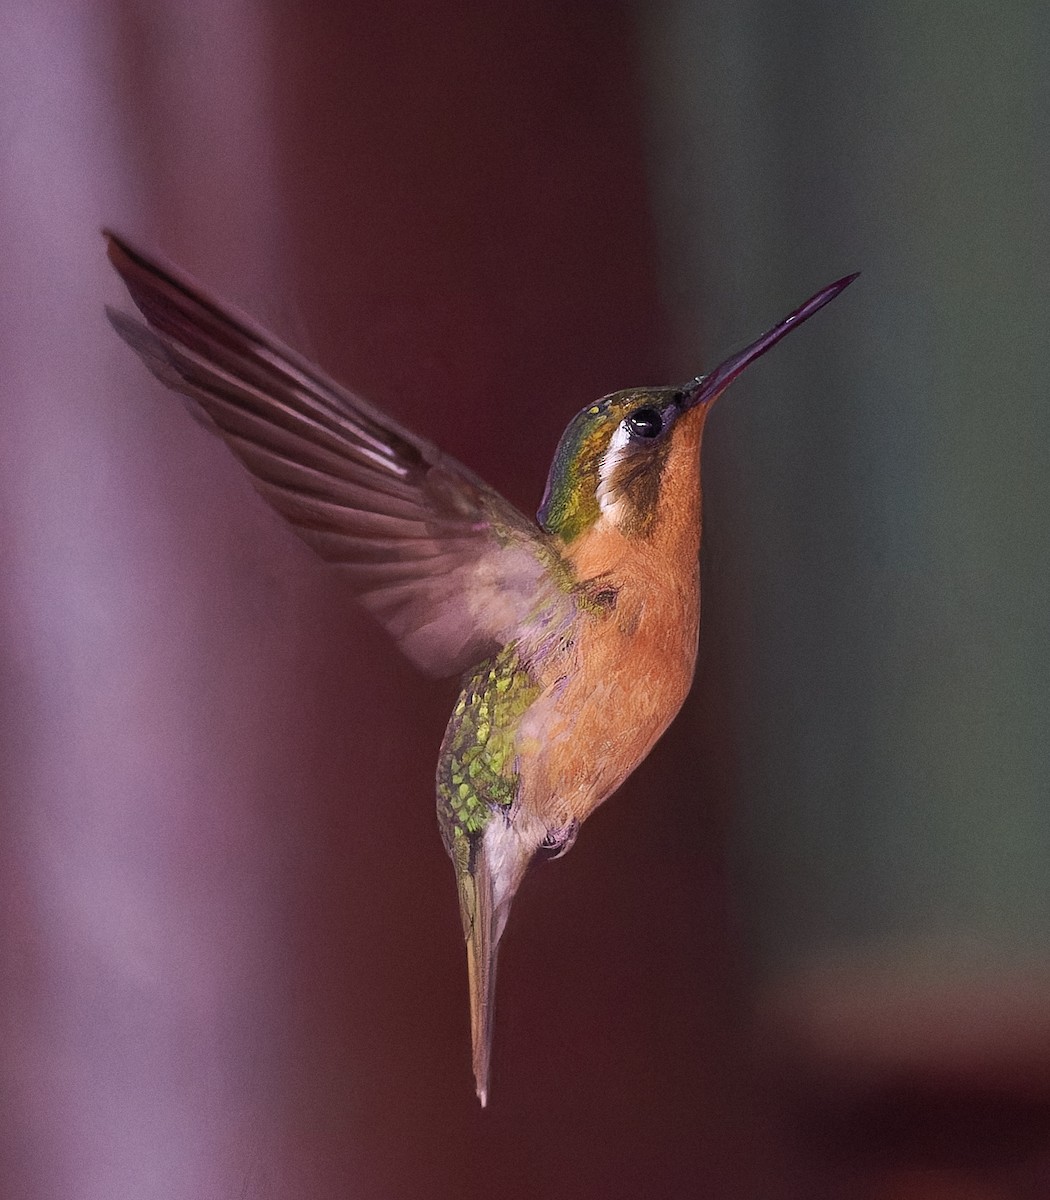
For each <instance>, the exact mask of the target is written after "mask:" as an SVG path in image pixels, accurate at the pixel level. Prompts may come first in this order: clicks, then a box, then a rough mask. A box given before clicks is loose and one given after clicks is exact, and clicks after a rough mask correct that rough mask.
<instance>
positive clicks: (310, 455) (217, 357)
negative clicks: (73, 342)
mask: <svg viewBox="0 0 1050 1200" xmlns="http://www.w3.org/2000/svg"><path fill="white" fill-rule="evenodd" d="M105 236H106V239H107V243H108V253H109V258H110V261H111V262H112V263H113V266H114V267H115V268H116V270H117V271H118V273H119V274H120V276H121V278H122V279H123V280H124V282H125V284H126V285H127V288H128V291H129V292H130V294H131V297H132V299H133V300H134V301H135V304H136V305H137V307H138V309H139V311H140V312H141V313H142V316H143V317H144V318H145V324H143V323H141V322H139V321H136V320H134V319H133V318H130V317H128V316H126V315H124V314H123V313H120V312H117V311H114V310H112V309H109V310H107V311H108V314H109V319H110V321H111V322H112V324H113V326H114V328H115V329H116V330H117V332H118V333H119V334H120V335H121V337H123V338H124V340H125V341H126V342H127V343H128V344H129V345H130V346H131V347H132V348H133V349H134V350H135V351H136V352H137V353H138V354H139V356H140V357H141V358H142V360H143V362H145V364H146V365H147V366H148V367H149V369H150V370H151V371H152V372H153V374H154V375H156V376H157V378H158V379H160V380H161V382H162V383H164V384H166V385H167V386H168V387H170V388H173V389H174V390H176V391H178V392H181V393H182V394H183V395H185V396H188V397H189V398H190V399H191V400H192V401H193V402H194V404H195V406H196V407H197V408H198V411H199V415H201V416H202V417H203V418H204V419H205V423H206V424H208V425H209V426H210V427H211V428H213V429H214V430H215V431H216V432H218V433H219V434H220V435H221V436H222V438H223V439H224V440H225V441H226V443H227V445H228V446H229V447H230V449H231V450H232V451H233V452H234V454H236V455H237V457H238V458H239V459H240V460H241V462H242V463H243V464H244V466H245V467H247V469H248V471H249V472H250V473H251V476H252V481H253V483H254V485H255V487H256V488H257V489H258V490H259V492H261V493H262V495H263V496H264V497H265V498H266V500H268V501H269V503H270V504H271V505H272V506H273V507H274V508H275V509H276V510H277V511H278V512H279V513H281V514H282V516H284V517H285V518H287V520H288V521H289V522H290V523H291V524H292V526H293V527H294V529H295V531H296V532H297V533H298V534H299V536H300V537H301V538H302V539H303V540H304V541H305V542H306V543H307V544H308V545H309V546H311V547H312V548H313V549H314V550H315V551H316V552H317V553H318V554H320V555H321V557H322V558H324V559H326V560H327V561H328V562H331V563H335V564H337V565H338V566H339V567H340V569H341V570H342V571H343V572H344V573H345V574H346V575H347V577H348V578H349V581H350V584H351V586H352V587H353V589H354V591H355V592H356V593H357V595H358V597H359V599H360V601H361V603H362V604H363V605H364V606H365V607H366V608H367V609H368V610H369V611H370V612H372V613H373V614H374V615H375V616H376V617H377V618H378V619H379V621H380V622H382V624H383V625H385V626H386V628H387V629H388V630H389V631H390V632H391V633H392V634H393V636H394V637H395V638H396V639H397V641H398V643H399V645H400V647H401V649H402V650H403V651H404V653H405V654H406V655H407V656H408V657H409V658H410V659H411V660H412V661H413V662H414V663H416V665H417V666H419V667H420V668H421V669H423V670H424V671H426V672H428V673H429V674H434V675H453V674H456V673H458V672H460V671H462V670H464V669H465V668H467V667H469V666H471V665H473V664H475V663H477V662H479V661H481V660H482V659H484V658H486V657H487V656H488V655H489V654H491V653H492V652H493V651H494V650H496V649H498V648H499V647H500V646H502V645H505V644H506V643H507V642H510V641H513V640H515V639H517V638H518V637H520V636H521V633H522V630H523V628H524V627H525V625H526V624H527V623H529V622H530V620H531V621H534V620H535V618H536V616H537V614H540V613H544V612H547V613H548V619H547V621H545V622H544V623H545V624H549V623H550V614H551V613H552V612H557V611H561V610H565V611H564V616H565V617H566V618H568V617H569V615H570V614H569V612H568V611H567V610H568V607H569V606H570V605H571V600H570V599H569V595H568V592H567V591H566V589H564V588H563V587H560V586H559V585H558V582H557V580H558V578H559V573H558V571H557V570H555V571H552V570H551V567H552V566H555V567H556V566H557V564H558V562H559V556H558V554H557V551H556V550H555V549H554V548H553V546H552V544H551V542H550V540H549V537H548V535H547V534H546V533H545V532H544V531H543V530H542V529H541V528H540V527H539V526H538V525H537V524H536V523H535V522H534V521H532V520H530V519H529V518H528V517H526V516H525V515H524V514H523V513H522V512H520V511H519V510H518V509H516V508H515V507H514V506H513V505H512V504H510V503H509V502H508V501H506V500H505V499H504V498H503V497H502V496H500V495H499V493H498V492H496V491H495V490H494V489H492V488H491V487H489V486H488V485H487V484H486V483H484V482H483V481H482V480H481V479H479V478H478V477H477V476H476V475H475V474H473V472H471V471H470V470H468V469H467V468H466V467H465V466H463V465H462V464H461V463H459V462H457V461H456V460H455V459H454V458H452V457H451V456H449V455H447V454H445V453H444V452H443V451H442V450H440V449H439V448H438V447H437V446H435V445H434V444H433V443H431V442H429V441H427V440H426V439H424V438H421V437H418V436H417V435H416V434H414V433H412V432H410V431H409V430H407V429H405V428H404V427H403V426H401V425H399V424H398V423H397V422H395V421H393V420H391V419H390V417H388V416H386V415H385V414H384V413H382V412H380V411H379V410H378V409H376V408H374V407H373V406H372V405H370V404H367V403H366V402H365V401H363V400H361V399H359V398H358V397H357V396H355V395H353V393H351V392H349V391H348V390H347V389H346V388H344V387H342V386H341V385H339V384H338V383H335V382H334V381H333V380H331V379H329V378H328V377H327V376H326V375H324V374H323V373H322V372H321V371H319V370H318V368H317V367H315V366H313V365H312V364H311V363H309V362H308V361H307V360H306V359H304V358H302V357H301V356H300V355H298V354H296V353H295V352H294V351H293V350H290V349H289V348H288V347H286V346H283V345H282V344H281V343H280V342H279V341H278V340H277V339H276V338H274V337H273V336H272V335H270V334H269V333H267V332H265V331H264V330H262V329H261V328H259V327H258V326H257V325H255V324H254V322H252V321H250V320H249V319H248V318H247V317H244V316H242V315H240V314H235V313H234V312H233V311H231V310H230V309H228V308H226V307H225V306H223V305H220V304H219V303H218V302H216V301H214V300H212V299H210V298H209V297H208V296H207V295H206V294H205V293H204V292H203V291H202V290H201V289H200V288H198V287H197V286H196V285H194V284H191V283H190V282H189V281H187V280H186V279H185V278H183V277H181V276H180V275H179V273H177V272H176V271H174V270H171V269H170V268H162V267H160V266H159V265H157V264H156V263H155V262H153V261H151V260H150V259H148V258H146V257H145V256H143V255H141V254H139V253H138V252H137V251H135V250H134V249H132V248H131V247H130V246H129V245H128V244H127V243H126V242H124V241H123V240H122V239H120V238H118V237H117V236H116V235H114V234H112V233H106V235H105ZM560 574H561V575H562V576H564V574H565V568H564V566H563V567H562V568H561V572H560Z"/></svg>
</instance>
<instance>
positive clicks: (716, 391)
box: [681, 271, 860, 408]
mask: <svg viewBox="0 0 1050 1200" xmlns="http://www.w3.org/2000/svg"><path fill="white" fill-rule="evenodd" d="M859 274H860V272H859V271H855V272H854V273H853V274H852V275H847V276H845V278H843V279H838V280H836V281H835V282H834V283H829V284H828V286H827V287H826V288H821V290H820V291H819V292H817V294H816V295H815V296H810V298H809V299H808V300H807V301H806V302H805V304H800V305H799V306H798V308H796V309H795V311H794V312H793V313H791V314H790V316H787V317H785V318H784V319H783V321H781V322H779V324H777V325H774V326H773V328H772V329H770V330H769V331H768V333H764V334H762V336H761V337H760V338H759V339H758V340H757V341H754V342H752V343H751V345H750V346H748V347H747V348H746V349H744V350H741V351H739V352H738V353H737V354H734V355H733V356H732V357H731V358H727V359H726V360H725V362H724V363H722V364H721V366H718V367H715V369H714V370H713V371H711V372H710V373H709V374H707V375H698V376H697V377H696V378H695V379H694V380H692V381H691V382H690V383H689V384H687V385H686V387H685V388H684V389H683V390H684V392H685V397H684V399H683V401H682V404H681V407H682V408H692V407H693V406H694V405H696V404H704V403H705V402H708V401H711V400H714V399H716V398H717V397H718V396H720V395H721V394H722V393H723V392H724V391H725V390H726V388H727V387H728V386H729V385H730V384H731V383H732V382H733V380H734V379H736V377H737V376H738V375H739V374H740V372H741V371H743V370H744V368H745V367H748V366H750V364H751V363H753V362H754V361H755V359H756V358H760V357H761V356H762V355H763V354H765V352H766V351H767V350H770V349H772V347H773V346H775V345H776V344H777V342H779V341H780V339H781V338H782V337H783V336H784V335H785V334H786V333H790V332H791V331H792V329H795V328H796V327H797V326H799V325H801V324H802V322H803V321H808V320H809V318H810V317H811V316H813V314H814V313H815V312H818V311H819V310H820V309H822V308H823V307H824V305H825V304H827V303H829V302H830V301H831V300H834V299H835V297H836V296H837V295H838V294H839V292H841V291H844V290H845V289H846V288H848V287H849V285H850V284H851V283H852V282H853V281H854V279H856V278H857V276H858V275H859Z"/></svg>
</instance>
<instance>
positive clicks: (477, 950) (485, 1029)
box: [453, 816, 541, 1108]
mask: <svg viewBox="0 0 1050 1200" xmlns="http://www.w3.org/2000/svg"><path fill="white" fill-rule="evenodd" d="M540 840H541V835H540V834H538V833H536V831H535V830H533V831H531V834H526V833H524V832H523V830H522V829H521V828H520V826H519V823H516V822H510V821H506V820H505V819H504V818H503V817H502V816H494V817H493V818H492V819H491V820H490V821H489V823H488V825H487V826H486V827H485V831H484V833H483V834H482V835H481V837H475V838H473V839H471V840H470V841H469V842H468V841H467V839H466V837H464V841H463V842H461V843H460V849H461V850H462V851H464V853H462V855H460V854H457V853H455V851H454V852H453V862H454V863H455V864H456V882H457V884H458V886H459V911H460V916H461V917H462V918H463V935H464V937H465V938H466V942H467V981H468V984H469V987H470V1037H471V1041H472V1043H473V1047H474V1081H475V1083H476V1085H477V1092H478V1099H479V1100H480V1101H481V1107H482V1108H484V1107H485V1105H486V1103H487V1102H488V1095H489V1064H490V1060H491V1057H492V1022H493V1016H494V1010H495V997H496V955H497V953H498V951H499V941H500V938H501V937H502V936H503V930H504V928H505V927H506V924H507V916H508V914H509V913H510V904H511V901H512V900H513V899H514V893H515V892H516V891H517V890H518V885H519V884H520V883H521V880H522V877H523V876H524V874H525V870H526V868H527V867H528V865H529V862H530V860H531V859H532V856H533V854H534V853H535V851H536V847H537V845H538V844H539V842H540Z"/></svg>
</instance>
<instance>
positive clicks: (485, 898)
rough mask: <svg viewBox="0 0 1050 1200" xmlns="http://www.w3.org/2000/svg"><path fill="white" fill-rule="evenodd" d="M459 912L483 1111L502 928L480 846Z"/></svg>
mask: <svg viewBox="0 0 1050 1200" xmlns="http://www.w3.org/2000/svg"><path fill="white" fill-rule="evenodd" d="M458 882H459V911H460V916H461V917H462V918H463V935H464V937H465V938H466V942H467V984H468V987H469V988H470V1039H471V1043H472V1045H473V1062H474V1081H475V1084H476V1086H477V1092H478V1099H479V1100H480V1101H481V1107H482V1108H484V1107H485V1104H486V1102H487V1100H488V1090H489V1062H490V1059H491V1055H492V1019H493V1011H494V1005H495V1000H496V956H497V953H498V952H499V937H500V934H501V933H502V928H500V927H499V926H497V923H496V912H495V904H494V894H493V893H494V889H493V878H492V873H491V871H490V870H489V868H488V863H487V862H486V856H485V851H484V849H483V847H482V846H481V845H480V844H479V845H478V846H477V847H476V851H475V855H474V863H473V869H472V870H467V871H461V872H459V875H458Z"/></svg>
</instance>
